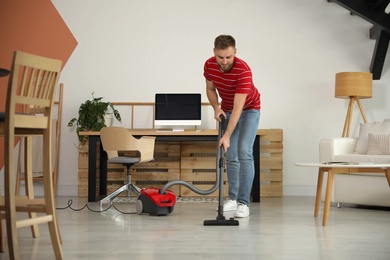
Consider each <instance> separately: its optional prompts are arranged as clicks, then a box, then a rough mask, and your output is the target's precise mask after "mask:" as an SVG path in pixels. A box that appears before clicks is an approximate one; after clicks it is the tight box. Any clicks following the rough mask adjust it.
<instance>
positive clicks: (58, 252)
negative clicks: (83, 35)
mask: <svg viewBox="0 0 390 260" xmlns="http://www.w3.org/2000/svg"><path fill="white" fill-rule="evenodd" d="M61 69H62V61H60V60H54V59H49V58H46V57H41V56H37V55H32V54H28V53H24V52H20V51H15V52H14V56H13V61H12V66H11V74H10V76H9V81H8V89H7V99H6V100H7V101H6V106H5V112H4V113H3V116H2V117H1V118H0V136H4V139H5V149H4V157H5V158H4V190H5V191H4V193H5V195H4V199H3V198H2V200H1V205H0V210H1V211H2V212H5V214H4V213H3V214H1V215H0V216H1V218H5V219H6V226H7V239H8V249H9V254H10V259H19V251H20V250H19V246H18V241H17V228H21V227H27V226H36V225H38V224H41V223H45V222H47V223H48V226H49V233H50V238H51V243H52V245H53V250H54V253H55V258H56V259H63V255H62V249H61V245H60V244H61V239H60V235H59V230H58V225H57V217H56V208H55V202H54V191H53V176H52V159H51V157H52V144H51V142H52V141H51V139H52V114H53V104H54V95H55V88H56V86H57V83H58V79H59V77H60V73H61ZM34 107H38V108H43V114H40V115H36V114H34V113H28V112H27V111H28V109H29V108H34ZM33 135H42V136H43V140H42V142H43V158H42V164H43V178H44V182H43V183H44V198H43V199H36V198H31V197H30V196H16V195H15V176H14V174H15V158H14V149H15V137H26V136H27V137H28V136H33ZM28 151H30V152H31V147H28ZM28 157H29V158H31V157H30V156H28ZM27 167H28V171H30V170H31V168H32V165H31V160H28V165H27ZM19 211H21V212H29V213H35V212H40V213H43V215H41V214H40V215H39V216H36V215H34V216H31V215H30V217H29V218H28V219H22V220H20V219H19V218H18V219H17V218H16V212H19ZM0 229H1V230H0V232H3V230H2V225H0ZM0 239H1V240H2V241H3V238H2V236H1V237H0Z"/></svg>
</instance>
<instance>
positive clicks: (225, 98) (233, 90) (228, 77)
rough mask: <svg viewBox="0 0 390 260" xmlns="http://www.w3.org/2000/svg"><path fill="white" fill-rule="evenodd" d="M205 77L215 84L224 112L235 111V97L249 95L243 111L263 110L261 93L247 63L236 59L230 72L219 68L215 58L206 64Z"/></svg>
mask: <svg viewBox="0 0 390 260" xmlns="http://www.w3.org/2000/svg"><path fill="white" fill-rule="evenodd" d="M203 75H204V77H205V78H206V79H207V80H208V81H211V82H213V84H214V87H215V88H216V89H217V91H218V94H219V96H220V97H221V99H222V101H221V108H222V110H223V111H224V112H231V111H232V110H233V104H234V95H235V94H248V95H247V97H246V100H245V104H244V108H243V110H259V109H260V108H261V102H260V93H259V91H258V90H257V88H256V87H255V85H254V84H253V81H252V71H251V69H250V68H249V66H248V64H246V62H245V61H243V60H241V59H239V58H237V57H234V63H233V66H232V68H231V69H230V70H229V72H223V71H221V69H220V68H219V66H218V64H217V61H216V58H215V56H213V57H211V58H210V59H208V60H207V61H206V62H205V64H204V73H203Z"/></svg>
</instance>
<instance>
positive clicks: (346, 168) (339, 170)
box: [295, 163, 390, 226]
mask: <svg viewBox="0 0 390 260" xmlns="http://www.w3.org/2000/svg"><path fill="white" fill-rule="evenodd" d="M295 165H297V166H303V167H318V181H317V192H316V202H315V206H314V217H317V216H318V213H319V211H320V205H321V192H322V184H323V179H324V173H325V172H327V173H328V180H327V183H326V193H325V202H324V213H323V217H322V225H323V226H326V225H327V224H328V216H329V208H330V197H331V194H332V188H333V180H334V175H335V174H349V173H357V172H364V173H384V174H385V175H386V178H387V182H388V184H389V186H390V171H389V168H390V164H337V163H334V164H324V163H296V164H295Z"/></svg>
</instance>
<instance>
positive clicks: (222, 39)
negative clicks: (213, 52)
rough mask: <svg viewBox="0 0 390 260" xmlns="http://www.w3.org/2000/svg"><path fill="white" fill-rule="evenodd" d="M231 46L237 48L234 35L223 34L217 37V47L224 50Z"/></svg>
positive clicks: (215, 46)
mask: <svg viewBox="0 0 390 260" xmlns="http://www.w3.org/2000/svg"><path fill="white" fill-rule="evenodd" d="M230 46H231V47H233V48H236V40H234V38H233V36H231V35H226V34H223V35H220V36H218V37H217V38H215V41H214V48H215V49H220V50H224V49H227V48H229V47H230Z"/></svg>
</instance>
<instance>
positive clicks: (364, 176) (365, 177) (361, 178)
mask: <svg viewBox="0 0 390 260" xmlns="http://www.w3.org/2000/svg"><path fill="white" fill-rule="evenodd" d="M356 142H357V138H345V137H344V138H341V137H340V138H327V139H322V140H320V144H319V149H320V151H319V155H320V162H332V161H333V162H336V161H338V162H340V161H347V162H356V163H359V162H365V163H367V162H371V163H390V155H371V154H357V153H354V151H355V146H356ZM323 190H325V188H323ZM331 201H332V202H333V203H346V204H356V205H367V206H381V207H390V187H389V185H388V183H387V180H386V177H385V176H384V174H373V173H356V174H345V175H344V174H336V175H335V179H334V187H333V194H332V195H331Z"/></svg>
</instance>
